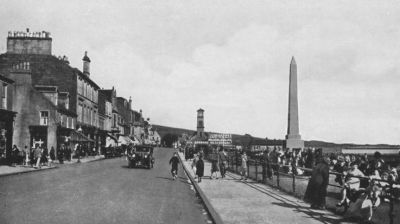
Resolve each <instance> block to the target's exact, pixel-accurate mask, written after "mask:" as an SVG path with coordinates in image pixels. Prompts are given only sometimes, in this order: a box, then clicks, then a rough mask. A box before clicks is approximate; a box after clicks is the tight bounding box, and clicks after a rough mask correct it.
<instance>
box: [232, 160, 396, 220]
mask: <svg viewBox="0 0 400 224" xmlns="http://www.w3.org/2000/svg"><path fill="white" fill-rule="evenodd" d="M267 168H269V169H267ZM297 169H300V170H303V171H304V172H305V173H307V172H308V173H311V171H312V170H311V169H307V168H302V167H295V166H288V165H281V164H276V163H267V162H266V161H263V159H262V158H258V159H249V160H248V163H247V174H248V178H250V179H253V180H255V181H256V182H260V183H263V184H267V185H270V186H273V187H276V188H279V189H281V190H283V191H285V192H287V193H289V194H292V195H294V196H295V197H298V198H303V197H304V194H305V192H306V188H307V184H308V180H309V176H307V175H296V174H295V173H296V172H290V170H297ZM228 170H229V171H231V172H234V173H240V170H241V157H240V155H239V154H238V153H237V152H233V153H230V154H229V156H228ZM268 171H270V172H269V173H268ZM337 175H342V174H340V173H336V172H330V178H329V183H330V184H329V185H328V195H327V198H326V204H327V208H328V209H330V210H334V211H335V212H336V211H337V210H336V203H337V202H338V201H339V199H340V195H341V189H342V186H340V185H339V184H332V183H334V182H335V181H334V179H335V177H336V176H337ZM357 178H360V179H368V180H369V178H365V177H364V178H362V177H357ZM377 181H378V180H377ZM379 182H386V183H387V184H388V190H387V191H386V193H385V194H383V195H382V197H383V199H384V200H382V203H381V205H380V206H379V207H378V208H377V209H376V210H375V212H374V217H373V219H374V220H379V222H378V223H390V224H393V223H400V216H395V215H394V214H400V206H399V201H398V199H397V198H396V197H395V194H394V192H395V190H396V189H395V188H393V185H395V184H399V183H395V182H393V181H383V180H379ZM384 201H388V203H384Z"/></svg>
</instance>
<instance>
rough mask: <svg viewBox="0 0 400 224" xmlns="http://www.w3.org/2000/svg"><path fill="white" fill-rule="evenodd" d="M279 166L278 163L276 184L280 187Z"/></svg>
mask: <svg viewBox="0 0 400 224" xmlns="http://www.w3.org/2000/svg"><path fill="white" fill-rule="evenodd" d="M279 167H280V165H279V164H278V165H277V169H276V185H277V186H278V187H279Z"/></svg>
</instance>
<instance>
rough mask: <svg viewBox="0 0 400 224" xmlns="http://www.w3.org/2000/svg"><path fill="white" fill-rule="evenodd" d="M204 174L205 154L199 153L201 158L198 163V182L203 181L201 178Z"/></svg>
mask: <svg viewBox="0 0 400 224" xmlns="http://www.w3.org/2000/svg"><path fill="white" fill-rule="evenodd" d="M203 175H204V161H203V154H201V153H200V154H199V160H198V161H197V163H196V176H197V178H198V181H197V182H198V183H200V182H201V178H202V177H203Z"/></svg>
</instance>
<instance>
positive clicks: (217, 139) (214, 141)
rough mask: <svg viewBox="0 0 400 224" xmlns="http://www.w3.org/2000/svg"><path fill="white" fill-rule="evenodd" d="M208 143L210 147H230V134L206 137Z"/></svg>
mask: <svg viewBox="0 0 400 224" xmlns="http://www.w3.org/2000/svg"><path fill="white" fill-rule="evenodd" d="M208 142H209V143H210V144H211V145H222V146H231V145H232V135H231V134H216V133H214V134H210V135H209V137H208Z"/></svg>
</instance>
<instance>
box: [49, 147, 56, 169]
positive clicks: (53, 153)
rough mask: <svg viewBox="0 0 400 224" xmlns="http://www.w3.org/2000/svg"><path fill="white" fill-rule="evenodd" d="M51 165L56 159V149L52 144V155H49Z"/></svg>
mask: <svg viewBox="0 0 400 224" xmlns="http://www.w3.org/2000/svg"><path fill="white" fill-rule="evenodd" d="M49 157H50V158H49V166H51V165H52V163H53V162H54V161H55V160H56V150H55V149H54V147H53V146H52V147H51V149H50V155H49Z"/></svg>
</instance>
